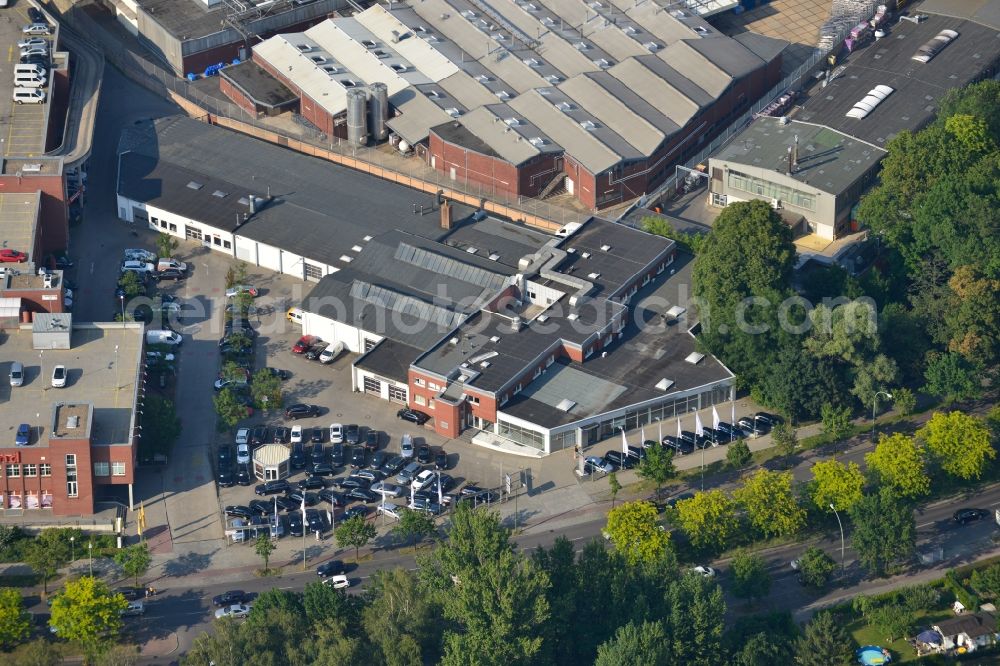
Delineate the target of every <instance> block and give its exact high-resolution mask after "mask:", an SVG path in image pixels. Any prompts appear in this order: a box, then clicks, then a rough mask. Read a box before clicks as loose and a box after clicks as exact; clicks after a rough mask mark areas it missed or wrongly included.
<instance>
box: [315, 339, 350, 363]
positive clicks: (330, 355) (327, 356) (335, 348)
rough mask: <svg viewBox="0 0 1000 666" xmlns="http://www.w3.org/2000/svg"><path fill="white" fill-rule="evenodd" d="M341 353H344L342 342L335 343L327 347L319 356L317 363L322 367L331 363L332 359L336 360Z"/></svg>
mask: <svg viewBox="0 0 1000 666" xmlns="http://www.w3.org/2000/svg"><path fill="white" fill-rule="evenodd" d="M342 351H344V343H343V342H335V343H333V344H330V345H327V347H326V348H325V349H324V350H323V351H322V352H321V353H320V355H319V362H320V363H322V364H324V365H326V364H328V363H333V361H334V359H336V358H337V356H339V355H340V352H342Z"/></svg>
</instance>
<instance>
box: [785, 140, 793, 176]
mask: <svg viewBox="0 0 1000 666" xmlns="http://www.w3.org/2000/svg"><path fill="white" fill-rule="evenodd" d="M785 175H786V176H791V175H792V147H791V146H788V168H787V169H786V170H785Z"/></svg>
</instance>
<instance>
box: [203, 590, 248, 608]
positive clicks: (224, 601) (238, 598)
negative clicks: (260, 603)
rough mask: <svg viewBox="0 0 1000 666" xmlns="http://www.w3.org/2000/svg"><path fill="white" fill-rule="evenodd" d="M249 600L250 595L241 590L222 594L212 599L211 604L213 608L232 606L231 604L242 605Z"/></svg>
mask: <svg viewBox="0 0 1000 666" xmlns="http://www.w3.org/2000/svg"><path fill="white" fill-rule="evenodd" d="M249 600H250V595H248V594H247V593H246V592H244V591H243V590H229V591H228V592H223V593H222V594H217V595H215V596H214V597H212V603H213V604H214V605H215V606H232V605H233V604H242V603H245V602H247V601H249Z"/></svg>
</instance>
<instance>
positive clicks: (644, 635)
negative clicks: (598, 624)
mask: <svg viewBox="0 0 1000 666" xmlns="http://www.w3.org/2000/svg"><path fill="white" fill-rule="evenodd" d="M666 639H667V635H666V632H665V631H664V630H663V625H662V624H660V623H659V622H643V623H642V624H639V625H636V624H634V623H632V622H629V623H628V624H626V625H623V626H621V627H619V628H618V631H616V632H615V635H614V638H612V639H611V640H609V641H605V642H604V643H601V645H600V646H598V648H597V661H595V662H594V666H663V665H665V664H670V663H674V662H673V659H671V655H670V652H669V650H668V647H667V640H666Z"/></svg>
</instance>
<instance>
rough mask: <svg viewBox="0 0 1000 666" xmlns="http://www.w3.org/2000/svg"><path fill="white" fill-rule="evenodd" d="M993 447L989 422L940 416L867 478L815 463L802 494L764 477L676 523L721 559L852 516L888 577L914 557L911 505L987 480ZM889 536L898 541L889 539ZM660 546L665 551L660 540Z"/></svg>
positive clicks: (893, 445) (875, 567) (711, 496)
mask: <svg viewBox="0 0 1000 666" xmlns="http://www.w3.org/2000/svg"><path fill="white" fill-rule="evenodd" d="M990 440H991V435H990V431H989V428H988V427H987V425H986V424H985V423H984V422H983V421H982V420H980V419H977V418H975V417H972V416H968V415H966V414H962V413H961V412H951V413H948V414H944V413H936V414H934V415H933V416H932V417H931V419H930V420H929V421H928V422H927V424H926V425H925V426H924V427H923V428H921V429H919V430H918V431H917V433H916V436H915V437H909V436H906V435H903V434H898V433H897V434H893V435H891V436H883V437H882V439H881V440H880V441H879V443H878V445H877V446H876V447H875V450H874V451H872V452H871V453H869V454H868V455H867V456H866V457H865V459H866V463H867V475H866V474H865V473H864V472H863V471H862V470H861V468H860V467H859V466H858V465H857V464H855V463H853V462H848V463H843V462H841V461H839V460H837V459H835V458H833V459H828V460H823V461H820V462H817V463H815V464H814V465H813V467H812V479H811V480H810V481H809V482H808V483H805V484H803V485H802V486H801V487H796V486H795V484H794V483H793V479H792V474H791V472H779V471H770V470H765V469H760V470H757V471H756V472H754V473H753V474H751V475H749V476H747V477H746V478H745V479H744V480H743V482H742V484H741V485H740V486H739V487H738V488H736V489H735V490H733V491H732V492H726V491H724V490H711V491H707V492H699V493H695V495H694V497H692V498H690V499H686V500H682V501H680V502H677V504H676V506H675V507H674V508H673V509H670V510H669V511H668V517H669V519H670V521H671V522H672V523H674V524H675V525H676V526H677V527H678V528H679V529H680V530H681V531H682V532H683V533H684V535H685V536H686V537H687V539H688V541H689V542H690V544H691V545H692V546H693V547H694V548H695V549H697V550H698V551H700V552H703V553H712V554H716V553H720V552H722V551H724V550H725V549H727V548H730V547H732V546H734V545H738V544H739V543H741V542H742V543H746V542H747V540H749V539H753V538H754V537H756V538H763V539H768V538H772V537H779V536H791V535H794V534H797V533H799V532H801V531H802V530H803V529H804V528H805V527H806V525H807V523H808V522H809V519H810V516H815V517H816V518H819V519H828V516H830V515H831V514H832V512H833V511H834V510H836V511H841V512H847V513H848V514H849V515H850V516H851V518H852V520H853V525H854V531H853V535H852V539H853V543H854V546H855V549H856V550H857V551H858V554H859V557H860V558H861V561H862V562H863V563H864V564H865V566H867V567H868V568H869V569H871V570H872V571H873V572H875V573H878V574H881V573H883V572H884V571H885V569H886V567H887V566H889V565H890V564H891V563H893V562H897V561H902V560H905V559H906V558H907V557H909V555H911V554H912V552H913V548H914V546H915V539H916V529H915V526H914V524H913V516H912V510H911V509H912V506H911V504H910V503H911V502H912V501H914V500H916V499H919V498H921V497H924V496H926V495H927V494H928V493H929V492H930V491H931V488H932V486H933V483H934V482H935V480H938V479H941V480H946V479H948V478H954V479H959V480H963V481H966V480H971V479H977V478H979V477H980V476H981V475H982V474H983V472H984V471H985V469H986V468H987V466H988V465H989V464H990V462H991V461H992V460H993V459H994V457H995V456H996V452H995V449H994V447H993V444H992V443H991V441H990ZM621 508H622V509H623V508H624V507H621ZM650 509H651V510H652V507H650ZM653 511H654V518H655V510H653ZM609 516H615V512H614V511H612V513H611V514H609ZM609 520H610V518H609ZM615 520H616V521H617V520H618V518H616V519H615ZM654 522H655V521H654ZM609 524H610V523H609ZM616 524H617V523H616ZM886 533H891V534H894V535H895V536H894V538H893V539H885V538H884V535H885V534H886ZM633 534H634V537H633V539H634V541H637V542H642V543H647V542H649V537H648V535H640V534H639V533H637V532H633ZM654 536H655V535H654ZM624 543H625V542H623V544H624ZM653 543H655V544H656V547H658V545H659V544H658V541H657V540H656V539H654V540H653ZM627 550H629V551H630V552H632V553H633V556H635V554H637V553H640V552H642V547H639V546H635V545H633V544H629V545H628V546H627Z"/></svg>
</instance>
